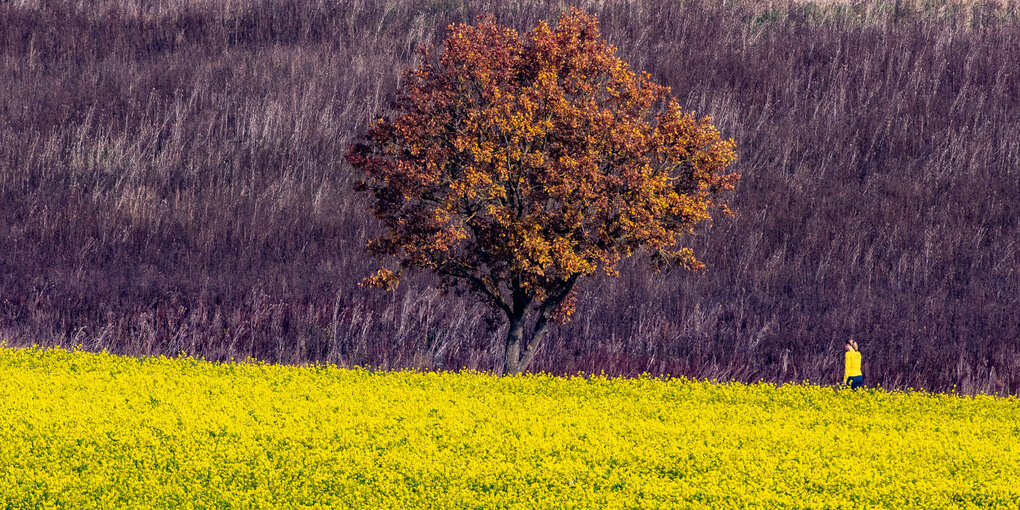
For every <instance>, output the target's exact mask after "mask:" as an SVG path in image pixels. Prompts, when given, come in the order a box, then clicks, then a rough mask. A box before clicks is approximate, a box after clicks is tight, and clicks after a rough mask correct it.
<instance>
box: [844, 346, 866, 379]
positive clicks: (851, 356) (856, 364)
mask: <svg viewBox="0 0 1020 510" xmlns="http://www.w3.org/2000/svg"><path fill="white" fill-rule="evenodd" d="M844 359H845V360H846V363H845V365H844V367H845V368H844V369H843V384H845V385H847V386H849V387H850V389H854V390H856V389H857V388H860V387H861V386H864V374H863V373H862V372H861V351H860V349H859V348H858V347H857V342H856V341H854V339H853V338H851V339H849V340H847V341H846V356H845V357H844Z"/></svg>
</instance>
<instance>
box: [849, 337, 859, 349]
mask: <svg viewBox="0 0 1020 510" xmlns="http://www.w3.org/2000/svg"><path fill="white" fill-rule="evenodd" d="M850 346H851V347H853V348H854V350H855V351H859V350H861V349H860V348H859V347H857V340H854V339H853V338H851V339H850Z"/></svg>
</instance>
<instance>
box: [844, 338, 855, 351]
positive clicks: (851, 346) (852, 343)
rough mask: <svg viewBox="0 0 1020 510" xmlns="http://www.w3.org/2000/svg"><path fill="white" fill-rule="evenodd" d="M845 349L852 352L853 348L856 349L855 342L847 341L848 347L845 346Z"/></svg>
mask: <svg viewBox="0 0 1020 510" xmlns="http://www.w3.org/2000/svg"><path fill="white" fill-rule="evenodd" d="M843 347H844V348H845V349H846V350H848V351H851V350H853V348H854V341H853V340H847V341H846V345H844V346H843Z"/></svg>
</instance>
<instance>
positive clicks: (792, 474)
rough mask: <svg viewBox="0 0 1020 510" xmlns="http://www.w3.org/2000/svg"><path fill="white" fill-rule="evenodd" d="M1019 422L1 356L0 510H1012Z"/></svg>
mask: <svg viewBox="0 0 1020 510" xmlns="http://www.w3.org/2000/svg"><path fill="white" fill-rule="evenodd" d="M1018 501H1020V401H1018V400H1017V399H1016V398H1012V397H1011V398H994V397H984V396H979V397H974V398H971V397H961V396H952V395H941V394H925V393H917V392H887V391H881V390H868V391H857V392H851V391H835V390H834V389H833V388H826V387H819V386H812V385H807V384H804V385H784V386H781V387H777V386H774V385H770V384H751V385H745V384H736V383H725V384H719V383H712V382H698V381H690V380H682V379H674V380H660V379H651V378H636V379H608V378H602V377H571V378H562V377H552V376H546V375H529V376H520V377H505V378H499V377H494V376H491V375H489V374H485V373H477V372H462V373H419V372H411V371H403V372H373V371H369V370H361V369H353V370H348V369H340V368H336V367H330V366H308V367H298V366H276V365H267V364H262V363H256V362H246V363H230V364H217V363H209V362H205V361H201V360H195V359H191V358H176V359H168V358H162V357H161V358H130V357H119V356H113V355H109V354H91V353H85V352H75V351H68V350H62V349H48V350H42V349H36V348H31V349H7V348H0V508H19V509H20V508H76V509H77V508H306V507H307V508H752V507H753V508H768V507H790V508H868V507H882V508H1017V506H1018Z"/></svg>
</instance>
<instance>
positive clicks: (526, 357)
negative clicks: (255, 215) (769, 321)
mask: <svg viewBox="0 0 1020 510" xmlns="http://www.w3.org/2000/svg"><path fill="white" fill-rule="evenodd" d="M420 52H421V57H422V59H421V60H422V62H421V64H420V65H418V66H417V67H414V68H410V69H408V70H406V71H405V73H404V76H403V79H402V82H401V87H400V89H399V90H398V92H397V99H396V101H395V103H394V105H393V107H392V108H391V109H390V110H389V111H388V112H387V113H386V115H385V116H383V117H381V118H379V119H378V122H377V123H376V124H375V125H374V126H372V127H371V128H370V129H369V130H368V132H367V134H366V135H365V138H364V139H363V141H362V142H361V143H357V144H355V145H353V146H352V147H351V148H350V150H349V151H348V153H347V161H348V162H349V163H350V164H351V165H352V166H353V167H354V168H355V169H357V170H360V171H361V172H362V174H363V176H364V178H363V180H362V182H360V183H359V185H358V189H359V190H360V191H364V192H367V193H369V194H370V195H371V198H372V209H373V211H374V213H375V215H376V216H377V217H378V218H380V219H381V220H382V221H383V223H384V225H385V233H384V234H383V235H382V236H381V237H379V238H378V239H374V240H372V241H371V242H370V243H369V244H368V250H369V251H370V252H371V253H372V254H374V255H376V256H378V257H379V258H380V259H382V260H383V261H384V263H385V261H387V260H389V261H391V262H395V264H396V267H394V266H391V267H394V269H396V270H394V269H388V268H385V267H384V268H383V269H380V270H379V271H378V272H376V273H375V274H374V275H373V276H370V277H369V278H366V279H365V280H364V281H363V282H362V284H363V285H371V286H377V287H381V288H384V289H387V290H392V289H394V288H396V286H397V283H398V281H399V278H400V275H401V273H402V272H403V271H404V270H405V269H425V270H429V271H432V272H434V273H436V274H438V275H439V276H440V277H441V280H440V281H441V285H442V286H443V288H444V289H447V290H454V291H456V292H464V291H467V292H471V293H475V294H477V295H478V296H480V297H481V298H482V299H484V300H485V301H486V302H487V303H488V304H489V305H491V306H492V307H493V309H494V311H496V314H497V316H498V315H499V312H502V314H503V315H505V316H506V321H507V324H508V326H509V327H508V330H507V334H506V350H505V354H504V365H503V372H504V373H506V374H511V373H517V372H521V371H522V370H525V369H526V368H527V367H528V365H529V364H530V363H531V361H532V360H533V359H534V357H535V353H536V352H538V350H539V347H540V345H541V342H542V338H543V337H544V336H545V334H546V332H547V331H548V329H549V325H550V322H565V321H567V320H569V318H570V315H571V313H572V312H573V310H574V298H575V293H574V288H575V285H576V284H577V282H578V279H580V278H581V277H582V276H587V275H591V274H593V273H595V272H596V271H602V272H604V273H606V274H608V275H614V276H615V275H617V274H618V271H617V264H618V262H619V261H620V260H621V259H622V258H625V257H629V256H630V255H631V254H633V253H634V252H635V251H636V250H638V249H643V250H644V251H645V252H646V253H648V254H649V256H650V260H651V261H652V266H653V269H654V270H659V269H661V268H663V267H666V266H682V267H686V268H691V269H698V268H701V267H703V264H701V263H700V262H699V261H698V260H697V259H696V258H695V257H694V254H693V252H692V251H691V250H690V249H689V248H685V247H680V246H679V245H678V241H679V238H680V237H681V236H682V235H684V234H689V233H692V232H693V229H694V227H695V226H696V225H698V224H699V223H702V222H705V221H707V220H710V219H711V217H710V212H711V211H712V210H716V209H718V210H722V211H723V212H727V211H728V210H727V209H726V206H725V204H723V203H721V202H719V201H718V196H719V193H720V192H722V191H724V190H731V189H733V185H734V183H735V182H736V181H737V179H738V178H739V176H738V175H737V174H733V173H729V174H726V173H724V171H725V170H726V167H727V166H728V165H729V164H730V162H732V161H733V160H734V158H735V157H736V153H735V152H734V148H735V145H736V144H735V143H734V142H733V140H722V139H721V138H720V135H719V131H718V130H717V129H716V128H715V127H713V126H712V124H711V123H710V119H709V118H707V117H706V118H703V119H701V120H696V119H695V118H694V116H693V115H692V114H691V113H688V112H685V111H683V110H682V109H681V108H680V105H679V104H678V103H677V102H676V101H675V100H673V99H671V98H670V97H669V89H668V88H667V87H664V86H662V85H658V84H656V83H654V82H652V80H651V77H650V76H649V75H648V74H647V73H643V74H636V73H634V72H633V71H631V70H630V69H629V68H628V66H627V64H626V63H625V62H624V61H622V60H620V59H619V58H618V57H616V55H615V52H616V50H615V48H614V47H613V46H611V45H609V44H607V43H606V42H605V41H604V40H603V39H602V37H601V35H600V33H599V26H598V21H597V20H596V19H595V17H593V16H590V15H588V14H585V13H584V12H582V11H579V10H576V9H575V10H571V11H570V12H569V13H564V14H563V15H562V16H561V18H560V20H559V24H558V25H557V26H556V27H555V28H552V27H550V26H549V25H548V24H546V23H545V22H542V23H539V24H538V25H537V26H536V27H535V28H534V30H532V31H531V32H530V33H528V34H524V35H521V34H519V33H518V32H516V31H515V30H513V29H511V28H508V27H506V26H503V25H500V24H499V23H497V22H496V21H495V19H494V18H493V17H492V16H484V17H482V18H480V19H479V21H478V23H477V24H475V25H464V24H455V25H451V26H450V28H449V37H448V38H447V39H446V40H445V41H444V42H443V46H442V50H441V51H440V52H439V54H438V55H435V54H433V53H431V52H430V51H429V50H427V49H422V50H420Z"/></svg>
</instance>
